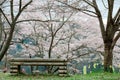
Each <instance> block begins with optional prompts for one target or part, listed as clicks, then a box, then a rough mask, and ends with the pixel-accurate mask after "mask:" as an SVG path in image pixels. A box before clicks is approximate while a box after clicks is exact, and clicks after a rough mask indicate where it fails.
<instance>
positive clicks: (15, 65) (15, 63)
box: [9, 58, 67, 76]
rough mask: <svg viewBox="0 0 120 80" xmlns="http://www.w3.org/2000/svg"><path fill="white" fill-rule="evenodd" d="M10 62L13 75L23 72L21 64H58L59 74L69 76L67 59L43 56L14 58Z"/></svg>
mask: <svg viewBox="0 0 120 80" xmlns="http://www.w3.org/2000/svg"><path fill="white" fill-rule="evenodd" d="M9 62H10V73H11V75H17V74H20V73H21V66H58V74H59V76H67V60H65V59H41V58H12V59H10V60H9Z"/></svg>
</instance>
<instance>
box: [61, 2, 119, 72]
mask: <svg viewBox="0 0 120 80" xmlns="http://www.w3.org/2000/svg"><path fill="white" fill-rule="evenodd" d="M81 1H83V2H85V5H89V6H90V9H85V8H78V7H75V6H72V5H70V4H66V3H64V4H66V5H68V6H69V7H71V8H73V9H75V10H78V11H81V12H83V13H85V14H87V15H90V16H94V17H97V18H98V21H99V25H100V30H101V35H102V39H103V43H104V71H106V72H113V70H112V65H113V64H112V60H113V49H114V47H115V44H116V42H117V41H118V39H119V38H120V32H119V28H120V6H118V8H117V9H118V10H117V11H116V13H114V9H115V8H114V6H115V5H116V4H115V3H114V2H115V1H117V0H106V1H103V0H101V1H97V0H81ZM98 2H99V3H100V2H101V3H103V5H100V6H104V7H105V8H107V9H106V10H107V24H106V25H105V24H104V21H103V14H102V11H101V9H100V8H101V7H100V6H99V3H98ZM62 3H63V2H62ZM91 8H92V9H91ZM114 14H115V15H114Z"/></svg>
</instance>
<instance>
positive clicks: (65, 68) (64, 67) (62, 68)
mask: <svg viewBox="0 0 120 80" xmlns="http://www.w3.org/2000/svg"><path fill="white" fill-rule="evenodd" d="M59 70H67V66H60V67H59Z"/></svg>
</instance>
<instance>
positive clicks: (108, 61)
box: [104, 43, 113, 73]
mask: <svg viewBox="0 0 120 80" xmlns="http://www.w3.org/2000/svg"><path fill="white" fill-rule="evenodd" d="M111 44H112V43H105V45H104V49H105V55H104V71H105V72H111V73H112V72H113V69H112V60H113V53H112V52H113V49H112V48H111Z"/></svg>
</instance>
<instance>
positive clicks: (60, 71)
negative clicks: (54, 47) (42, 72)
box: [58, 70, 67, 74]
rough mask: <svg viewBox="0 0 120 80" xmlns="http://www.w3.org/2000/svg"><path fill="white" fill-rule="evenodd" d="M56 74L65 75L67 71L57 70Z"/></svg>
mask: <svg viewBox="0 0 120 80" xmlns="http://www.w3.org/2000/svg"><path fill="white" fill-rule="evenodd" d="M58 73H59V74H60V73H64V74H66V73H67V70H58Z"/></svg>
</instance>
